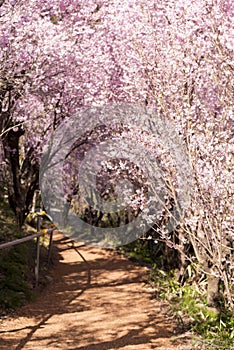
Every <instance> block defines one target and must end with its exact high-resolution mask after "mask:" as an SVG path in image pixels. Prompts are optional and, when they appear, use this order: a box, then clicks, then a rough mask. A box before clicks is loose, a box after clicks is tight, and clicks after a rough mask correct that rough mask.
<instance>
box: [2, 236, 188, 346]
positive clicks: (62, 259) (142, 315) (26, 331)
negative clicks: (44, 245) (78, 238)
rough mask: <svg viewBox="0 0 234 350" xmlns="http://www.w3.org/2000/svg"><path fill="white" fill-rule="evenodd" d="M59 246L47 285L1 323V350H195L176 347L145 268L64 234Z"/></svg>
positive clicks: (57, 240)
mask: <svg viewBox="0 0 234 350" xmlns="http://www.w3.org/2000/svg"><path fill="white" fill-rule="evenodd" d="M55 246H56V248H55V249H57V250H58V251H59V254H58V256H57V257H56V258H54V264H55V266H54V268H53V269H52V275H51V278H49V280H48V286H46V288H44V289H43V291H42V292H41V293H40V294H39V295H38V297H37V299H36V301H34V302H32V303H30V304H28V305H26V306H24V307H22V308H20V309H18V311H17V312H16V313H14V315H13V316H12V317H8V318H6V319H5V320H3V321H2V322H1V323H0V349H1V350H13V349H15V350H21V349H30V350H37V349H40V350H45V349H49V350H52V349H64V350H67V349H76V350H113V349H119V350H151V349H158V350H190V349H191V348H192V347H191V346H189V345H188V344H187V345H185V344H181V345H180V344H179V343H177V345H176V344H175V343H172V341H171V340H172V339H173V338H174V337H175V333H176V326H175V323H174V322H173V321H172V319H170V318H169V317H167V315H166V313H167V307H166V305H164V304H162V303H159V302H157V301H155V300H154V299H152V298H151V292H150V290H149V289H148V287H147V285H146V284H145V279H146V276H147V271H146V268H145V267H141V266H139V265H137V264H134V263H132V262H130V261H128V260H127V259H126V258H124V257H122V256H121V255H119V254H117V253H115V252H113V251H109V250H103V249H98V248H93V247H87V246H86V247H85V246H80V247H79V244H78V243H75V244H74V245H72V242H71V241H70V240H69V239H66V238H64V237H63V236H62V235H61V234H57V235H56V236H55ZM74 247H78V249H74ZM183 342H185V340H183Z"/></svg>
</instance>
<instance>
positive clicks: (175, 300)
mask: <svg viewBox="0 0 234 350" xmlns="http://www.w3.org/2000/svg"><path fill="white" fill-rule="evenodd" d="M149 282H150V284H151V285H152V286H153V288H154V290H155V293H156V297H158V298H159V299H163V300H168V301H169V302H170V306H171V308H172V311H173V313H174V314H175V316H176V317H177V319H178V321H179V323H180V324H181V326H183V327H185V328H187V329H191V330H193V332H194V333H195V334H197V335H199V336H201V340H200V341H201V343H204V344H205V346H206V347H205V348H206V350H210V349H212V350H214V349H215V350H228V349H232V350H233V349H234V315H233V314H232V313H231V312H230V311H228V310H226V309H225V308H224V307H222V305H220V306H219V308H217V309H216V308H211V307H208V305H207V302H206V292H205V284H206V281H205V280H203V281H200V283H196V284H194V283H193V282H192V279H188V280H187V281H186V282H185V283H184V284H183V285H182V284H181V283H179V282H178V279H177V277H176V276H175V274H174V272H173V271H171V272H165V271H163V270H160V269H159V268H158V267H157V265H155V266H154V267H153V269H152V271H151V274H150V276H149ZM202 284H203V286H202Z"/></svg>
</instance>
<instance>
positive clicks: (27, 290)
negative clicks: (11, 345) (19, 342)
mask: <svg viewBox="0 0 234 350" xmlns="http://www.w3.org/2000/svg"><path fill="white" fill-rule="evenodd" d="M22 236H23V233H22V232H20V231H19V229H18V227H17V225H16V222H15V217H14V214H13V213H12V211H11V210H10V208H9V206H8V205H7V203H6V201H5V200H4V198H3V197H2V196H0V242H1V243H3V242H7V241H12V240H14V239H18V238H21V237H22ZM33 249H35V248H34V245H33V242H28V243H24V244H19V245H17V246H14V247H11V248H7V249H3V250H0V313H2V312H3V311H4V310H6V309H14V308H16V307H17V306H20V305H22V304H24V303H25V302H26V301H28V300H31V299H32V298H33V292H32V281H30V280H29V278H30V276H32V269H33V264H34V261H33V256H34V254H33Z"/></svg>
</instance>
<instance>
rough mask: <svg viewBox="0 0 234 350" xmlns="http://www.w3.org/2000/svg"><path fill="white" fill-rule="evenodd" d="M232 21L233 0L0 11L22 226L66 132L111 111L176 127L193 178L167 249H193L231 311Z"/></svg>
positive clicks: (33, 3) (1, 91) (0, 68)
mask: <svg viewBox="0 0 234 350" xmlns="http://www.w3.org/2000/svg"><path fill="white" fill-rule="evenodd" d="M233 15H234V4H233V2H232V1H231V0H200V1H194V2H191V3H189V2H188V1H185V0H177V1H176V0H162V1H157V0H148V1H145V0H123V1H120V0H111V1H107V0H105V1H100V2H96V1H93V0H91V1H88V2H87V1H76V0H64V1H59V0H51V1H47V0H46V1H43V2H41V1H39V0H30V1H23V2H22V1H15V0H5V1H4V0H2V1H0V46H1V51H0V135H1V142H2V153H3V154H2V159H1V162H2V165H4V167H2V169H4V177H2V179H5V181H6V185H7V188H8V196H9V201H10V203H11V206H12V207H13V208H14V210H15V212H16V215H17V219H18V223H19V224H20V225H22V223H23V222H24V219H25V217H26V215H27V213H28V211H29V210H30V206H31V203H32V197H33V193H34V191H35V189H37V188H38V171H39V164H40V157H41V153H42V148H43V145H44V144H45V143H46V142H47V140H48V139H49V137H50V134H51V133H52V132H53V131H54V130H55V129H56V128H57V127H58V125H59V124H60V123H61V121H63V120H66V119H69V117H70V116H72V115H74V114H76V113H77V111H79V110H82V109H83V108H86V107H90V106H98V105H103V104H106V103H110V102H111V103H115V102H123V101H124V102H128V103H140V104H142V105H146V106H150V107H152V108H155V109H157V111H158V113H161V114H163V115H164V116H165V117H166V118H168V120H170V121H171V122H172V123H174V126H175V130H176V132H177V133H178V134H180V135H181V138H182V139H183V142H184V145H185V146H186V147H187V150H188V152H189V155H190V163H191V166H192V167H193V171H194V189H193V198H192V201H191V206H190V209H189V210H188V212H187V215H186V218H185V219H184V222H183V223H182V224H181V225H180V229H179V231H178V236H179V243H178V244H177V245H175V244H174V242H171V244H172V245H173V244H174V245H175V248H177V249H179V250H180V251H181V252H182V253H185V246H186V244H188V243H189V244H191V245H192V247H193V250H194V254H195V256H196V259H197V261H198V263H199V266H200V269H201V270H202V271H203V272H204V273H205V274H207V276H209V278H208V281H209V293H208V299H209V300H208V302H209V303H213V302H214V300H215V299H216V298H217V296H218V285H219V284H220V280H221V283H222V284H223V285H224V289H225V293H226V294H225V295H226V298H227V300H228V303H229V305H230V306H231V307H233V301H232V293H233V289H232V285H233V282H234V276H233V270H234V269H233V230H234V228H233V207H234V206H233V198H234V196H233V194H234V184H233V100H234V99H233V91H234V89H233V40H234V38H233V20H232V18H233ZM133 136H134V137H135V138H137V139H138V140H139V142H143V144H145V145H147V143H148V141H147V136H146V137H145V139H144V140H140V138H141V137H142V136H140V133H139V134H137V133H136V132H135V133H133ZM148 146H149V145H148ZM150 149H151V151H152V152H153V147H151V148H150ZM185 176H186V174H185ZM158 234H160V233H158V232H157V235H158ZM161 234H162V235H163V232H161ZM166 239H167V240H168V239H169V238H168V237H167V238H166ZM187 259H189V257H188V256H187ZM192 261H193V260H192Z"/></svg>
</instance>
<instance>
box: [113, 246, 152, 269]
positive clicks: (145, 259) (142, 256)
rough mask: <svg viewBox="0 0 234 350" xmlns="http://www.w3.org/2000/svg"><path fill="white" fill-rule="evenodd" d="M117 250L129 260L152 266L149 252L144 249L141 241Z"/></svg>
mask: <svg viewBox="0 0 234 350" xmlns="http://www.w3.org/2000/svg"><path fill="white" fill-rule="evenodd" d="M119 250H120V251H121V252H123V253H124V254H126V255H127V256H128V257H129V259H130V260H133V261H137V262H140V263H145V264H150V265H152V266H153V259H152V257H151V255H150V252H149V251H148V250H147V249H146V247H145V242H144V241H142V240H141V239H138V240H136V241H134V242H131V243H129V244H126V245H125V246H122V247H121V248H119Z"/></svg>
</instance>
